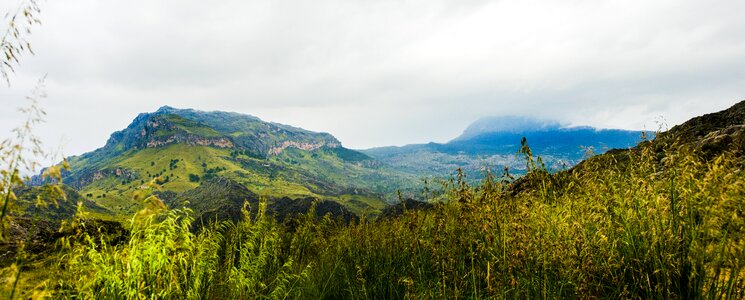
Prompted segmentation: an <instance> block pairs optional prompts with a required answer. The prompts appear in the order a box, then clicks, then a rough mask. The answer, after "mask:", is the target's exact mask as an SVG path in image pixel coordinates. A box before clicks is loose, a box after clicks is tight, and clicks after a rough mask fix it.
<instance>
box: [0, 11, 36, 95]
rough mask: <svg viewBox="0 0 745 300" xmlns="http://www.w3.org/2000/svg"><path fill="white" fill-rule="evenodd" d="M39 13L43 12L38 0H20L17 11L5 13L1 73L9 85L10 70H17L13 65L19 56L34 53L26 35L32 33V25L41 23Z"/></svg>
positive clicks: (0, 49) (0, 48) (0, 61)
mask: <svg viewBox="0 0 745 300" xmlns="http://www.w3.org/2000/svg"><path fill="white" fill-rule="evenodd" d="M39 14H41V9H40V8H39V4H38V1H37V0H24V1H20V3H19V5H18V9H17V10H16V11H14V12H8V13H7V14H6V15H5V19H6V21H7V22H8V23H7V27H5V28H4V32H3V37H2V40H0V51H2V55H0V74H1V75H2V76H3V79H5V81H6V82H7V83H8V85H10V76H9V75H10V74H9V72H14V71H15V69H14V68H13V65H16V64H18V63H19V57H20V56H21V55H22V54H23V53H25V52H28V53H30V54H34V51H33V50H32V49H31V44H30V43H29V42H28V40H26V36H27V35H29V34H31V27H33V26H34V25H39V24H41V20H40V19H39Z"/></svg>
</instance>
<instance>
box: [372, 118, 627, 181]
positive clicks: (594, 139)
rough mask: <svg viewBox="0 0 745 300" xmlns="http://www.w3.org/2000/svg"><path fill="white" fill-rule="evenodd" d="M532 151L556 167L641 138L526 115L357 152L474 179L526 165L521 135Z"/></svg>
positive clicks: (422, 171)
mask: <svg viewBox="0 0 745 300" xmlns="http://www.w3.org/2000/svg"><path fill="white" fill-rule="evenodd" d="M523 137H525V138H527V141H528V144H529V146H530V148H531V150H532V151H533V153H534V154H535V155H539V156H541V157H542V158H543V161H544V162H546V163H547V165H548V166H549V167H551V168H554V169H561V168H568V167H571V166H573V165H575V164H577V163H579V162H580V161H581V160H583V159H584V158H586V157H587V156H588V155H591V154H599V153H603V152H605V151H607V150H609V149H613V148H628V147H633V146H635V145H636V144H637V143H638V142H640V141H641V138H642V132H641V131H629V130H620V129H596V128H592V127H586V126H583V127H562V126H561V125H560V123H559V122H556V121H543V120H536V119H531V118H527V117H500V118H484V119H480V120H478V121H476V122H474V123H473V124H471V125H470V126H468V128H466V130H465V131H464V132H463V134H461V135H460V136H459V137H457V138H455V139H453V140H452V141H450V142H448V143H444V144H439V143H428V144H414V145H407V146H403V147H382V148H373V149H367V150H362V151H361V152H363V153H365V154H367V155H369V156H371V157H374V158H376V159H379V160H381V161H382V162H383V163H384V164H386V165H389V166H391V167H393V168H396V169H398V170H401V171H404V172H407V173H410V174H415V175H417V176H440V177H441V176H444V175H445V174H452V173H453V172H454V170H455V169H457V168H461V169H463V170H464V171H466V173H467V174H468V175H469V176H471V178H475V179H478V178H480V177H481V175H482V174H483V170H484V169H485V168H489V169H491V170H492V171H496V172H501V171H502V170H503V169H504V168H505V167H507V168H509V169H510V170H511V172H512V173H513V174H520V173H522V172H524V170H525V164H524V162H523V161H522V159H521V158H519V157H518V156H517V153H518V150H519V149H520V142H521V140H522V138H523Z"/></svg>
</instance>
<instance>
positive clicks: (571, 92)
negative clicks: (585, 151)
mask: <svg viewBox="0 0 745 300" xmlns="http://www.w3.org/2000/svg"><path fill="white" fill-rule="evenodd" d="M4 2H5V3H4V4H2V6H0V7H1V8H2V9H3V11H8V9H10V8H12V7H14V5H13V4H12V3H13V2H18V1H4ZM9 3H10V4H9ZM40 6H41V9H42V13H41V15H40V18H41V19H42V23H43V24H42V25H41V26H37V27H34V28H33V31H32V34H31V35H30V36H29V37H28V40H29V42H30V43H31V44H32V46H33V48H34V50H35V55H25V56H23V57H22V58H21V62H20V64H19V65H18V66H17V67H16V73H15V74H13V75H11V78H10V79H11V85H10V87H7V86H0V98H1V99H2V103H3V105H2V106H0V133H2V134H4V135H0V138H2V137H5V136H10V130H11V129H12V128H14V127H15V126H17V125H19V124H20V123H21V121H22V118H21V116H20V115H19V114H18V113H17V111H16V108H17V107H22V106H25V105H27V100H25V96H26V95H28V94H29V93H30V91H31V90H32V89H33V88H34V86H35V84H36V82H37V81H38V80H39V78H41V77H44V76H45V75H46V81H45V83H46V85H45V91H46V94H47V95H48V96H47V97H46V98H44V99H42V100H41V101H40V104H41V106H42V107H43V108H44V109H45V110H46V111H47V116H46V123H44V124H42V125H41V126H39V127H38V128H37V129H36V131H35V132H36V133H37V134H38V135H39V136H41V138H42V140H43V141H44V142H45V145H47V147H49V148H55V149H56V148H61V149H62V152H63V153H64V154H65V155H76V154H81V153H84V152H88V151H91V150H94V149H96V148H98V147H101V146H103V145H104V144H105V142H106V140H107V139H108V137H109V135H110V134H111V133H112V132H114V131H116V130H121V129H123V128H125V127H126V126H127V125H128V124H129V123H130V122H131V121H132V120H133V119H134V118H135V116H136V115H137V114H138V113H141V112H151V111H154V110H156V109H157V108H158V107H160V106H163V105H170V106H174V107H178V108H195V109H200V110H223V111H234V112H239V113H246V114H251V115H254V116H257V117H259V118H262V119H264V120H268V121H273V122H279V123H284V124H289V125H293V126H297V127H302V128H305V129H309V130H313V131H322V132H329V133H331V134H333V135H334V136H336V137H337V138H338V139H339V140H340V141H341V142H342V143H343V145H344V146H346V147H348V148H354V149H363V148H369V147H375V146H388V145H404V144H410V143H422V142H429V141H436V142H445V141H448V140H450V139H453V138H455V137H456V136H458V135H459V134H460V133H461V132H462V131H463V130H464V129H465V128H466V127H467V126H468V125H469V124H470V123H472V122H473V121H475V120H477V119H479V118H482V117H493V116H529V117H535V118H542V119H551V120H556V121H558V122H560V123H562V124H571V125H589V126H595V127H601V128H623V129H647V130H655V129H658V128H659V127H660V126H662V127H666V126H667V127H671V126H673V125H675V124H679V123H681V122H683V121H685V120H687V119H689V118H691V117H694V116H697V115H701V114H704V113H709V112H714V111H718V110H722V109H725V108H727V107H729V106H731V105H733V104H735V103H736V102H738V101H740V100H744V99H745V18H743V17H742V12H743V11H745V1H742V0H733V1H727V0H723V1H719V0H715V1H699V0H674V1H668V0H657V1H634V0H623V1H616V0H587V1H586V0H565V1H564V0H559V1H555V0H554V1H533V0H520V1H480V0H455V1H445V0H421V1H406V0H402V1H390V0H379V1H356V0H339V1H327V0H312V1H310V0H307V1H305V0H297V1H285V0H268V1H263V0H254V1H232V0H227V1H203V0H202V1H191V0H179V1H159V0H146V1H141V0H126V1H120V0H107V1H98V0H54V1H51V0H49V1H41V2H40ZM0 28H3V29H4V28H5V27H0Z"/></svg>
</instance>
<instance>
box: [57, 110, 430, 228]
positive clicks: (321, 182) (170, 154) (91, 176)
mask: <svg viewBox="0 0 745 300" xmlns="http://www.w3.org/2000/svg"><path fill="white" fill-rule="evenodd" d="M68 160H69V163H70V167H71V168H70V171H68V172H66V173H65V174H64V178H63V183H65V184H67V185H69V186H71V187H73V188H75V189H76V190H78V191H79V192H80V193H81V194H82V195H83V196H85V197H87V198H88V199H91V200H93V201H95V202H96V203H97V204H98V205H101V206H102V207H105V208H106V209H109V210H111V211H113V212H115V213H117V214H119V215H129V214H131V213H132V212H135V211H137V210H138V209H139V208H140V207H141V204H140V203H137V202H134V201H132V200H131V199H132V194H133V192H135V191H137V190H138V189H142V188H146V187H147V186H148V184H150V183H155V184H156V185H158V186H159V190H160V191H170V192H173V193H175V194H179V195H186V194H184V193H185V192H188V191H191V190H194V189H197V188H199V187H200V185H201V184H202V183H203V182H205V181H210V180H212V179H213V178H226V179H230V180H232V181H234V182H237V183H239V184H240V185H242V186H243V187H245V188H247V189H248V190H250V191H252V192H253V193H256V194H257V195H260V196H266V197H268V198H272V199H278V198H281V197H289V198H306V197H313V198H316V199H319V200H331V201H336V202H338V203H341V204H343V205H345V206H346V207H347V208H348V209H349V210H351V211H353V212H355V213H357V214H360V213H363V212H368V213H373V214H374V213H375V212H377V211H379V210H381V209H382V208H383V207H385V206H386V200H393V199H394V198H395V191H396V189H398V188H404V189H406V188H410V189H413V188H414V187H415V186H416V184H417V180H416V178H415V177H414V176H412V175H406V174H404V173H400V172H397V171H394V170H392V169H390V168H384V167H380V166H379V163H377V162H376V161H375V160H374V159H372V158H370V157H369V156H367V155H365V154H363V153H360V152H357V151H354V150H350V149H346V148H344V147H342V146H341V143H340V142H339V141H338V140H337V139H336V138H334V137H333V136H331V135H330V134H328V133H316V132H311V131H307V130H304V129H300V128H295V127H292V126H287V125H282V124H276V123H270V122H264V121H261V120H260V119H258V118H256V117H253V116H249V115H242V114H237V113H228V112H202V111H196V110H191V109H176V108H172V107H167V106H166V107H162V108H160V109H159V110H157V111H156V112H153V113H143V114H140V115H139V116H137V117H136V118H135V119H134V121H133V122H132V123H131V124H130V125H129V126H128V127H127V128H125V129H124V130H122V131H118V132H115V133H114V134H112V135H111V138H110V139H109V140H108V141H107V143H106V145H105V146H104V147H102V148H100V149H97V150H95V151H93V152H89V153H86V154H83V155H80V156H75V157H70V158H69V159H68ZM203 198H207V197H203ZM190 200H191V201H192V202H193V201H211V200H209V199H190ZM174 203H175V202H174ZM213 208H217V206H215V207H213Z"/></svg>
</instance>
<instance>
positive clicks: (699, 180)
mask: <svg viewBox="0 0 745 300" xmlns="http://www.w3.org/2000/svg"><path fill="white" fill-rule="evenodd" d="M526 159H527V166H528V168H529V169H530V172H529V173H528V175H526V177H524V178H522V179H519V180H517V181H516V182H514V183H507V182H506V181H504V182H503V181H502V180H501V178H496V177H494V176H486V179H485V180H484V181H483V182H482V183H481V184H479V185H477V186H469V185H468V184H467V183H466V181H465V180H463V178H462V177H458V178H454V179H453V180H450V181H445V182H443V185H442V188H441V189H437V190H438V191H439V192H429V193H428V195H427V197H428V198H430V200H431V201H433V202H435V201H436V202H438V205H435V206H434V208H433V209H430V210H426V211H408V212H406V213H405V214H404V215H403V216H401V217H398V218H393V219H386V220H379V221H374V222H366V221H364V220H363V222H360V223H359V224H352V225H341V224H339V223H337V222H334V221H333V220H330V219H328V218H326V219H322V220H316V219H313V218H311V217H306V218H304V219H300V220H296V221H294V222H293V223H291V224H278V223H276V222H275V221H273V220H272V219H270V218H268V217H265V216H264V215H263V214H259V215H258V216H256V217H253V218H252V217H250V216H248V214H246V218H245V220H244V221H243V222H241V223H238V224H230V223H221V224H216V225H215V226H213V227H211V228H210V229H207V230H204V231H201V232H200V233H198V234H193V233H191V232H190V231H189V224H190V222H191V218H190V217H189V216H188V211H184V210H170V211H169V210H166V209H165V207H164V206H162V203H160V202H159V201H158V200H157V199H154V198H152V197H149V198H146V202H148V203H149V205H148V208H147V209H146V210H144V211H141V212H140V213H138V215H136V216H135V217H133V219H132V229H131V233H130V234H129V238H128V239H127V241H125V242H123V243H120V244H115V243H111V242H110V241H107V240H106V239H105V237H102V236H96V235H94V234H88V233H85V232H91V230H87V231H86V230H81V229H82V228H83V227H85V226H86V224H85V223H84V222H82V219H79V220H77V221H73V222H72V223H71V225H70V226H72V228H73V229H76V228H77V229H78V230H77V232H78V234H77V235H74V236H70V237H68V238H66V239H64V240H63V241H62V243H61V245H60V247H59V255H58V257H59V259H58V263H56V264H53V268H57V270H53V271H52V270H49V271H45V274H48V278H47V279H46V280H45V281H42V284H40V285H38V286H37V289H38V290H39V291H42V290H43V293H45V294H46V295H48V296H52V297H55V298H95V299H135V298H136V299H141V298H153V299H246V298H273V299H274V298H282V299H284V298H302V299H321V298H326V299H337V298H347V299H349V298H351V299H367V298H373V299H393V298H415V299H417V298H427V299H429V298H446V299H453V298H510V299H512V298H531V299H546V298H644V299H650V298H664V299H669V298H686V299H700V298H703V299H720V298H729V299H742V298H743V297H745V269H744V268H743V267H744V266H745V232H744V231H745V219H744V217H745V215H744V214H745V212H744V211H743V210H744V209H745V185H744V184H745V177H744V176H743V173H742V171H741V168H742V162H741V160H740V158H738V157H736V156H734V155H733V154H732V153H728V152H725V153H724V154H720V155H718V156H716V157H706V158H704V157H703V156H702V155H701V154H699V153H697V152H696V151H694V150H690V149H688V148H677V149H675V151H668V152H664V151H660V150H655V149H654V147H652V146H651V145H649V144H646V145H645V144H641V145H640V146H639V147H637V148H636V149H634V150H632V151H629V152H628V153H625V154H622V155H617V156H612V155H604V156H600V157H596V158H594V159H590V160H588V161H585V162H584V163H583V164H581V165H580V166H579V167H577V168H575V169H573V170H570V171H565V172H560V173H558V174H553V175H552V174H549V173H547V172H546V171H545V169H544V168H542V167H541V163H540V160H537V161H536V160H533V158H532V157H531V156H530V155H529V152H526ZM26 292H27V294H28V295H31V294H32V293H33V292H32V291H26ZM37 292H38V291H37ZM39 295H40V294H39Z"/></svg>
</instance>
